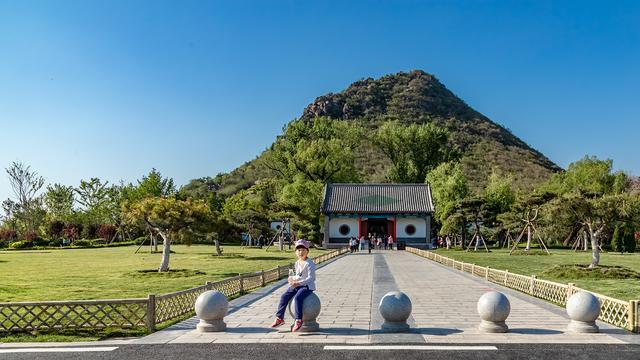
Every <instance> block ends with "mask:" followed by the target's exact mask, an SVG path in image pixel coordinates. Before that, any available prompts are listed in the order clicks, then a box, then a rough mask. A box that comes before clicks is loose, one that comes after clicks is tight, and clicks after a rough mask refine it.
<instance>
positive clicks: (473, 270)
mask: <svg viewBox="0 0 640 360" xmlns="http://www.w3.org/2000/svg"><path fill="white" fill-rule="evenodd" d="M475 274H476V264H471V275H475Z"/></svg>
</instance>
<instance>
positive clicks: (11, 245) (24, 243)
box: [9, 240, 31, 249]
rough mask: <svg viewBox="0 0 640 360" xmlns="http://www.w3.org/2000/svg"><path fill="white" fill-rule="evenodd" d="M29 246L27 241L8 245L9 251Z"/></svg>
mask: <svg viewBox="0 0 640 360" xmlns="http://www.w3.org/2000/svg"><path fill="white" fill-rule="evenodd" d="M29 246H31V244H30V243H29V242H28V241H27V240H20V241H14V242H12V243H10V244H9V249H26V248H28V247H29Z"/></svg>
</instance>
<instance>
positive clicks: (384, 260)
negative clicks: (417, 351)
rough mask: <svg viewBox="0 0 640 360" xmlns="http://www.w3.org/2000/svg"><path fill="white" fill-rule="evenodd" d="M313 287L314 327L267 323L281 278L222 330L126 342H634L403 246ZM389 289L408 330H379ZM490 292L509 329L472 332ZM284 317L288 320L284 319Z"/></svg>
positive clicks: (351, 259) (189, 325) (329, 272)
mask: <svg viewBox="0 0 640 360" xmlns="http://www.w3.org/2000/svg"><path fill="white" fill-rule="evenodd" d="M317 288H318V290H317V292H316V293H317V294H318V296H319V297H320V299H321V301H322V312H321V313H320V316H319V317H318V323H319V324H320V327H321V331H320V332H317V333H306V334H305V333H290V332H289V331H288V326H286V325H285V326H282V327H281V330H273V329H270V328H269V325H270V323H271V322H272V320H273V317H274V312H275V308H276V305H277V303H278V299H279V298H280V295H281V294H282V293H283V292H284V291H285V290H286V283H285V282H284V281H280V282H279V283H278V284H277V285H275V286H272V287H270V288H265V289H262V290H260V291H259V292H257V293H253V294H250V295H247V296H244V297H242V298H239V299H236V300H234V301H232V302H231V308H230V311H229V315H227V317H226V318H225V321H226V323H227V325H228V330H227V331H226V332H221V333H199V332H197V331H196V330H195V326H196V324H197V321H198V320H197V319H196V318H192V319H189V320H187V321H185V322H182V323H180V324H177V325H174V326H172V327H170V328H168V329H165V330H163V331H159V332H157V333H154V334H152V335H149V336H146V337H144V338H141V339H138V340H135V341H133V342H131V343H132V344H162V343H343V344H345V343H346V344H370V343H460V344H461V343H603V344H616V343H640V336H638V335H633V334H630V333H628V332H626V331H624V330H621V329H617V328H614V327H611V326H609V325H607V324H604V323H599V326H600V328H601V333H599V334H581V335H574V334H569V333H566V331H565V330H566V327H567V324H568V322H569V320H568V318H567V316H566V314H565V312H564V309H563V308H560V307H557V306H555V305H552V304H548V303H545V302H543V301H541V300H538V299H535V298H532V297H529V296H527V295H524V294H520V293H517V292H515V291H511V290H509V289H505V288H503V287H501V286H499V285H496V284H492V283H488V282H485V281H484V280H482V279H478V278H474V277H471V276H470V275H467V274H464V273H461V272H458V271H455V270H452V269H449V268H446V267H443V266H441V265H439V264H437V263H434V262H432V261H429V260H427V259H424V258H421V257H418V256H416V255H413V254H410V253H406V252H397V251H393V252H391V251H389V252H387V251H381V252H374V253H373V254H366V253H363V254H350V255H347V256H344V257H341V258H339V259H337V260H335V261H333V262H331V263H329V264H327V265H325V266H324V267H322V268H320V269H319V270H318V281H317ZM392 290H401V291H403V292H405V293H406V294H407V295H408V296H409V297H410V298H411V300H412V304H413V312H412V316H411V318H410V319H409V324H410V325H411V328H412V330H411V332H410V333H405V334H387V333H383V332H381V330H380V325H381V323H382V318H381V317H380V315H379V313H378V309H377V305H378V303H379V301H380V298H381V297H382V296H383V295H384V294H385V293H386V292H388V291H392ZM489 290H498V291H501V292H503V293H505V295H507V297H508V298H509V301H510V302H511V315H510V316H509V318H508V319H507V324H508V325H509V328H510V332H509V333H506V334H485V333H482V332H480V331H479V330H477V326H478V324H479V322H480V318H479V316H478V314H477V312H476V303H477V301H478V298H479V297H480V296H481V295H482V294H483V293H484V292H486V291H489ZM287 316H288V314H287ZM286 320H287V322H288V323H290V322H292V320H291V318H290V317H289V318H287V319H286ZM282 328H286V329H282Z"/></svg>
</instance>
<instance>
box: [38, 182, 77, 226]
mask: <svg viewBox="0 0 640 360" xmlns="http://www.w3.org/2000/svg"><path fill="white" fill-rule="evenodd" d="M74 201H75V199H74V189H73V186H64V185H61V184H53V185H49V186H47V192H46V193H45V195H44V202H45V205H46V207H47V211H48V212H49V216H50V217H51V218H52V219H53V220H60V221H65V222H68V221H71V217H72V216H73V203H74Z"/></svg>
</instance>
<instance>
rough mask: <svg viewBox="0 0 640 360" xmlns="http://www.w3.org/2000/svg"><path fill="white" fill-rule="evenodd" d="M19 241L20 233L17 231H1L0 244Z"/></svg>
mask: <svg viewBox="0 0 640 360" xmlns="http://www.w3.org/2000/svg"><path fill="white" fill-rule="evenodd" d="M16 239H18V233H17V232H16V231H15V230H9V229H3V230H0V242H5V241H6V242H10V241H15V240H16Z"/></svg>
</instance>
